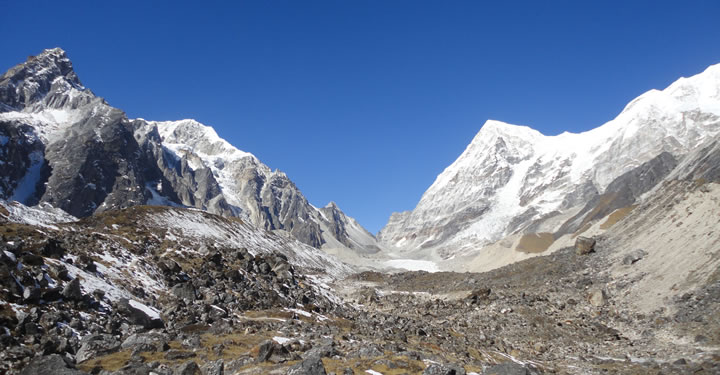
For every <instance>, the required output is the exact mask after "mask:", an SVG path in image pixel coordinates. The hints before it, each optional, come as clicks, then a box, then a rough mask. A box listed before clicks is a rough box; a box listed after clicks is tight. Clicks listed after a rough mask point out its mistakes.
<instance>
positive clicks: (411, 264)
mask: <svg viewBox="0 0 720 375" xmlns="http://www.w3.org/2000/svg"><path fill="white" fill-rule="evenodd" d="M383 265H384V266H385V267H391V268H402V269H405V270H408V271H427V272H439V271H440V268H438V266H437V264H436V263H435V262H432V261H429V260H417V259H392V260H388V261H385V262H384V263H383Z"/></svg>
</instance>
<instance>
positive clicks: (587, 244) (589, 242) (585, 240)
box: [575, 236, 595, 255]
mask: <svg viewBox="0 0 720 375" xmlns="http://www.w3.org/2000/svg"><path fill="white" fill-rule="evenodd" d="M594 251H595V239H594V238H590V237H583V236H579V237H578V238H577V239H576V240H575V254H577V255H587V254H590V253H592V252H594Z"/></svg>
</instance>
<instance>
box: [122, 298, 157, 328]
mask: <svg viewBox="0 0 720 375" xmlns="http://www.w3.org/2000/svg"><path fill="white" fill-rule="evenodd" d="M116 309H117V312H118V313H120V314H121V315H123V316H125V317H126V318H127V319H128V321H130V323H131V324H134V325H141V326H143V327H145V328H147V329H153V328H163V327H164V326H165V325H164V324H163V321H162V319H160V316H159V315H156V314H150V312H149V309H147V307H145V306H144V305H141V304H139V303H137V302H135V301H129V300H128V299H127V298H121V299H119V300H118V302H117V304H116Z"/></svg>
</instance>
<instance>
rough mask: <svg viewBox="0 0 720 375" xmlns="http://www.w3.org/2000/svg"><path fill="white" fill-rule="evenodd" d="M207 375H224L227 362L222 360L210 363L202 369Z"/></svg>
mask: <svg viewBox="0 0 720 375" xmlns="http://www.w3.org/2000/svg"><path fill="white" fill-rule="evenodd" d="M200 370H201V371H202V373H203V374H205V375H224V374H225V362H223V360H222V359H218V360H217V361H208V362H206V363H205V364H204V365H202V367H201V368H200Z"/></svg>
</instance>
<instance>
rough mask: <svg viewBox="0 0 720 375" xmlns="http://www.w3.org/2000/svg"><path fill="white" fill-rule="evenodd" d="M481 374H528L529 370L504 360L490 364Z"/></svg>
mask: <svg viewBox="0 0 720 375" xmlns="http://www.w3.org/2000/svg"><path fill="white" fill-rule="evenodd" d="M483 375H530V370H529V369H528V368H527V367H526V366H525V365H521V364H519V363H515V362H504V363H501V364H499V365H495V366H491V367H489V368H488V369H487V370H485V371H484V372H483Z"/></svg>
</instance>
